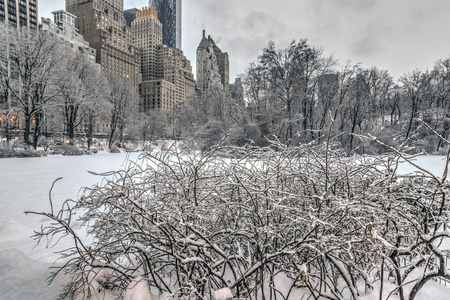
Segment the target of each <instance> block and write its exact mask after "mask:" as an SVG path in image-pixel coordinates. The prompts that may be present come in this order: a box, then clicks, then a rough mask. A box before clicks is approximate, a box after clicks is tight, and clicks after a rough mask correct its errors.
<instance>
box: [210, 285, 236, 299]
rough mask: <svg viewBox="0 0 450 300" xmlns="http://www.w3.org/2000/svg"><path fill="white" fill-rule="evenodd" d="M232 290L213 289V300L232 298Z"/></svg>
mask: <svg viewBox="0 0 450 300" xmlns="http://www.w3.org/2000/svg"><path fill="white" fill-rule="evenodd" d="M232 299H233V292H232V291H231V290H230V289H229V288H223V289H220V290H217V291H214V300H232Z"/></svg>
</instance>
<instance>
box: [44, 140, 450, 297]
mask: <svg viewBox="0 0 450 300" xmlns="http://www.w3.org/2000/svg"><path fill="white" fill-rule="evenodd" d="M392 150H393V153H392V154H390V155H388V156H382V157H371V158H368V159H365V158H363V157H346V156H344V155H342V153H341V152H340V151H338V150H332V147H331V146H330V145H329V144H328V145H323V146H316V145H314V144H310V145H300V146H289V147H288V146H286V145H284V144H281V143H278V142H276V141H274V142H271V143H270V146H269V147H265V148H251V147H242V148H238V147H225V146H217V147H215V148H214V149H213V150H211V151H209V152H206V153H198V152H189V151H188V150H185V149H183V148H177V147H176V146H175V144H174V145H173V147H171V148H170V149H168V151H164V152H152V153H146V154H143V155H142V156H141V158H140V160H139V161H138V162H136V163H135V164H133V165H132V166H130V167H128V168H127V169H125V170H121V171H118V172H114V173H107V174H100V175H102V176H106V175H108V177H107V178H108V179H105V180H104V182H103V183H102V184H101V185H97V186H93V187H90V188H86V190H85V192H84V195H83V196H82V197H81V198H80V199H79V200H78V201H71V200H68V201H67V202H66V203H65V204H64V206H63V207H62V208H61V210H60V211H59V212H56V211H55V210H54V208H53V205H52V207H51V211H50V212H49V213H38V214H41V215H45V216H47V217H49V218H51V219H52V220H53V221H54V222H53V224H52V225H50V226H47V227H44V228H42V229H41V231H40V232H38V233H36V238H38V239H46V240H47V241H55V240H56V241H57V240H58V239H59V238H60V235H63V236H70V237H72V238H73V239H74V247H73V248H69V249H66V250H65V251H63V252H62V253H61V257H62V258H63V259H64V260H65V264H64V265H63V266H62V267H60V268H58V272H65V273H68V274H70V275H71V278H72V281H71V283H70V284H68V285H67V287H66V289H65V291H64V294H63V295H62V296H64V297H67V298H74V297H76V296H83V297H84V298H89V297H90V295H92V294H93V293H96V292H98V290H99V286H100V287H101V289H106V290H114V291H115V292H116V293H118V294H125V293H126V290H127V287H129V286H130V284H134V285H136V284H137V283H136V278H142V280H145V284H142V285H139V287H142V286H146V285H147V284H148V285H149V286H150V287H153V289H154V291H159V293H160V294H162V293H168V294H169V295H172V297H175V298H176V297H194V298H195V299H212V298H213V297H214V294H215V291H217V290H222V289H224V288H225V289H226V290H228V289H229V290H231V291H232V293H233V294H234V296H235V297H240V298H246V299H300V298H301V296H302V295H304V294H306V295H313V298H314V299H319V298H321V299H322V298H327V299H339V300H340V299H362V298H363V297H364V295H365V294H366V293H370V292H371V289H372V288H373V285H374V283H375V282H377V281H380V285H379V286H380V287H379V288H378V290H377V293H378V292H379V293H382V292H383V282H384V281H385V278H386V277H388V276H389V277H392V278H393V280H394V283H395V286H396V288H395V290H394V291H393V292H398V294H399V297H400V299H411V300H412V299H414V297H415V295H416V294H417V292H418V291H419V290H420V288H422V287H423V285H424V284H425V283H426V282H427V281H428V280H430V279H432V278H435V277H442V278H443V277H445V278H450V276H449V274H450V273H449V271H448V269H447V265H446V260H445V259H446V257H447V251H445V250H444V249H445V248H443V247H440V246H441V245H442V242H443V241H445V240H447V239H448V238H449V237H450V232H449V231H448V230H447V224H448V223H449V217H450V215H449V204H448V199H447V195H448V193H449V184H448V182H447V181H446V174H444V176H443V178H438V177H435V176H434V175H432V174H430V173H427V172H426V171H425V170H421V174H420V175H417V174H416V175H415V176H399V175H398V174H397V173H396V169H397V166H398V164H399V161H400V159H402V160H406V161H409V160H410V158H409V157H406V156H405V155H404V154H402V152H401V151H398V150H395V149H392ZM446 163H448V161H447V162H446ZM446 173H447V171H446ZM111 175H113V176H111ZM76 215H81V217H80V218H79V220H80V221H81V222H82V223H83V224H84V226H86V228H87V232H88V233H89V235H90V236H91V237H92V241H91V242H90V243H89V244H86V243H85V242H83V240H85V239H83V238H81V237H79V236H78V235H77V233H76V232H75V231H74V230H73V229H72V223H73V222H74V221H75V216H76ZM105 270H107V271H108V272H107V274H108V275H107V276H104V275H103V273H104V271H105ZM415 270H420V274H419V275H417V274H418V272H413V271H415ZM99 273H101V276H98V274H99ZM93 278H94V279H95V278H101V280H97V279H95V280H93ZM222 291H223V290H222ZM216 295H217V293H216ZM227 297H228V296H227Z"/></svg>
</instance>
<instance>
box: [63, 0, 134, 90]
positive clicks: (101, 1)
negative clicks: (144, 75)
mask: <svg viewBox="0 0 450 300" xmlns="http://www.w3.org/2000/svg"><path fill="white" fill-rule="evenodd" d="M66 10H67V11H68V12H69V13H71V14H73V15H74V16H76V19H75V26H76V27H77V28H78V30H79V32H80V34H82V35H83V36H84V38H85V39H86V40H87V41H88V42H89V44H90V46H91V47H93V48H94V49H95V50H96V51H97V53H96V62H97V63H98V64H100V65H101V69H102V72H104V73H106V74H111V75H112V76H114V77H117V78H124V79H126V80H128V81H129V82H130V83H132V84H133V85H135V86H136V88H137V87H138V84H139V82H140V80H141V79H140V72H139V71H140V61H139V52H138V51H137V49H136V48H135V46H134V45H133V43H132V31H131V28H129V27H127V26H126V22H125V18H124V15H123V0H66Z"/></svg>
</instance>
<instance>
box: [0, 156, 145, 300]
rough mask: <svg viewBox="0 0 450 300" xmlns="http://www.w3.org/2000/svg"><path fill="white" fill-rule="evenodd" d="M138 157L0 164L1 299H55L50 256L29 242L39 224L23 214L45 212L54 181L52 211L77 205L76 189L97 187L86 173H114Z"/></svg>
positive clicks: (18, 160)
mask: <svg viewBox="0 0 450 300" xmlns="http://www.w3.org/2000/svg"><path fill="white" fill-rule="evenodd" d="M138 155H139V154H138V153H131V154H126V153H120V154H110V153H99V154H96V155H89V156H77V157H75V156H73V157H70V156H48V157H41V158H8V159H0V169H1V170H2V172H1V175H0V282H1V284H0V295H1V296H0V298H1V299H56V296H57V294H58V291H59V289H58V288H59V286H60V285H61V283H54V284H53V285H52V286H51V287H48V286H47V285H46V284H45V283H44V279H45V278H47V277H48V275H49V271H48V267H49V265H50V263H53V262H54V260H55V256H54V255H52V253H53V250H52V249H45V246H44V245H39V246H38V247H36V248H34V249H33V247H34V246H35V241H34V240H32V239H31V238H30V236H31V235H32V234H33V230H38V229H39V227H40V221H41V218H40V217H38V216H34V215H28V216H26V215H25V214H24V213H23V212H24V211H27V210H28V211H29V210H32V211H49V210H50V206H49V201H48V193H49V189H50V187H51V185H52V183H53V181H54V180H55V179H56V178H58V177H63V179H62V180H60V181H58V182H57V183H56V184H55V187H54V189H53V196H52V198H53V200H54V202H55V209H57V208H58V206H59V205H60V204H61V203H62V202H63V201H64V200H66V199H68V198H72V199H76V198H77V195H78V192H79V191H80V188H82V187H85V186H91V185H93V184H96V183H97V182H100V181H101V177H99V176H94V175H92V174H89V173H88V172H87V171H93V172H98V173H99V172H106V171H112V170H119V169H121V168H123V167H124V166H125V165H126V162H127V160H128V159H131V160H136V159H137V157H138Z"/></svg>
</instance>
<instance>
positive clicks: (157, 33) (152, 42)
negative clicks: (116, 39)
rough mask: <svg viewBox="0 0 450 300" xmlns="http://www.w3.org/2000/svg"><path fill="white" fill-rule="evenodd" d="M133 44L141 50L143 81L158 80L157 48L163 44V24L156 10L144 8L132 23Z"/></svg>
mask: <svg viewBox="0 0 450 300" xmlns="http://www.w3.org/2000/svg"><path fill="white" fill-rule="evenodd" d="M131 28H132V29H133V43H134V45H135V46H136V47H138V48H139V49H140V50H139V52H140V56H141V60H140V68H141V75H142V81H147V80H154V79H156V78H157V77H156V64H157V62H156V47H157V46H158V45H160V44H162V24H161V22H160V21H159V20H158V14H157V13H156V11H155V10H154V9H149V8H143V9H142V10H138V12H137V13H136V19H135V20H134V21H133V22H132V23H131Z"/></svg>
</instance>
